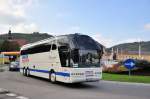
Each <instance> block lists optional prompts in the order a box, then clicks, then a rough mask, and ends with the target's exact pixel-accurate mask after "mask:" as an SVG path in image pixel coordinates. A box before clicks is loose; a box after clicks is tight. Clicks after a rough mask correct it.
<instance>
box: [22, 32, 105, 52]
mask: <svg viewBox="0 0 150 99" xmlns="http://www.w3.org/2000/svg"><path fill="white" fill-rule="evenodd" d="M53 41H56V42H57V44H58V46H63V45H68V46H69V47H70V48H71V49H83V50H84V49H96V50H103V45H101V44H100V43H98V42H97V41H95V40H94V39H92V38H91V37H90V36H87V35H83V34H77V33H76V34H68V35H60V36H56V37H51V38H48V39H44V40H41V41H38V42H35V43H30V44H27V45H24V46H23V47H22V48H21V50H23V49H28V48H30V47H34V46H36V45H40V44H48V43H51V42H53Z"/></svg>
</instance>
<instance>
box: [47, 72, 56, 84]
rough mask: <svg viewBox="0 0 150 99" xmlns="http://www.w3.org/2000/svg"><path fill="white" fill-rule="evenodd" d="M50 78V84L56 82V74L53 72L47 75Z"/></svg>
mask: <svg viewBox="0 0 150 99" xmlns="http://www.w3.org/2000/svg"><path fill="white" fill-rule="evenodd" d="M49 76H50V77H49V78H50V81H51V82H52V83H55V82H56V74H55V72H50V75H49Z"/></svg>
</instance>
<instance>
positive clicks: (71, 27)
mask: <svg viewBox="0 0 150 99" xmlns="http://www.w3.org/2000/svg"><path fill="white" fill-rule="evenodd" d="M10 28H11V30H12V32H17V33H18V32H19V33H32V32H42V33H43V32H44V33H45V32H46V33H49V34H52V35H62V34H72V33H82V34H86V35H89V36H91V37H93V38H94V39H95V40H97V41H98V42H99V43H101V44H103V45H104V46H106V47H111V46H113V45H116V44H121V43H128V42H137V41H150V0H0V34H4V33H7V32H8V30H9V29H10Z"/></svg>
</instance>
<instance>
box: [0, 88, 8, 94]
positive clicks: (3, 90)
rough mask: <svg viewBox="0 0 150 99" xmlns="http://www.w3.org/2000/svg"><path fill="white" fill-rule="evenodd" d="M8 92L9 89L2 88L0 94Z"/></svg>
mask: <svg viewBox="0 0 150 99" xmlns="http://www.w3.org/2000/svg"><path fill="white" fill-rule="evenodd" d="M8 92H9V91H8V90H6V89H2V88H0V94H5V93H8Z"/></svg>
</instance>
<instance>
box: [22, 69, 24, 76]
mask: <svg viewBox="0 0 150 99" xmlns="http://www.w3.org/2000/svg"><path fill="white" fill-rule="evenodd" d="M22 72H23V76H25V67H23V69H22Z"/></svg>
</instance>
